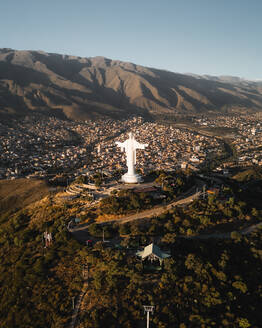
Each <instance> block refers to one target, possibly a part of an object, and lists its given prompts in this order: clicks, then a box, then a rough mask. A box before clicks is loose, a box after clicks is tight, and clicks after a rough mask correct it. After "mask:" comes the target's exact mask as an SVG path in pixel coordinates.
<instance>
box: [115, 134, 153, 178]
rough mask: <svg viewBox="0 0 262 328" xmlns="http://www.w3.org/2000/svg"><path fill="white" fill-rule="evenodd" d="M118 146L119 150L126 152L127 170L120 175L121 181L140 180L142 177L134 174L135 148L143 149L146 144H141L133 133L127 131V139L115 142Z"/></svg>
mask: <svg viewBox="0 0 262 328" xmlns="http://www.w3.org/2000/svg"><path fill="white" fill-rule="evenodd" d="M116 144H117V146H118V147H121V150H122V151H124V150H125V153H126V165H127V167H128V171H127V173H126V174H124V175H123V176H122V181H123V182H125V183H138V182H141V181H142V178H141V177H140V175H139V174H136V170H135V164H136V150H137V149H145V147H147V146H148V145H147V144H141V143H139V142H137V141H136V140H135V138H134V136H133V133H132V132H130V133H129V139H127V140H126V141H125V142H119V141H117V142H116Z"/></svg>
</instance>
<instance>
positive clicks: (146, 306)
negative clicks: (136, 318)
mask: <svg viewBox="0 0 262 328" xmlns="http://www.w3.org/2000/svg"><path fill="white" fill-rule="evenodd" d="M143 307H144V311H145V312H146V328H149V313H150V312H151V313H152V314H153V313H154V308H155V307H154V306H152V305H143Z"/></svg>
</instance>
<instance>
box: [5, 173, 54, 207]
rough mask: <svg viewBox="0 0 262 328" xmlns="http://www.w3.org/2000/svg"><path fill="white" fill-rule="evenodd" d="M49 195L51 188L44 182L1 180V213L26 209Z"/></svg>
mask: <svg viewBox="0 0 262 328" xmlns="http://www.w3.org/2000/svg"><path fill="white" fill-rule="evenodd" d="M48 194H49V187H48V186H47V184H46V182H45V181H43V180H33V179H16V180H1V181H0V213H3V212H6V211H15V210H17V209H21V208H24V207H26V206H27V205H30V204H32V203H34V202H36V201H38V200H40V199H42V198H43V197H45V196H47V195H48Z"/></svg>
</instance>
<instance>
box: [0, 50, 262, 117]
mask: <svg viewBox="0 0 262 328" xmlns="http://www.w3.org/2000/svg"><path fill="white" fill-rule="evenodd" d="M235 111H237V112H239V111H241V112H243V111H262V82H259V81H248V80H245V79H241V78H237V77H228V76H222V77H214V76H208V75H203V76H200V75H194V74H180V73H173V72H169V71H165V70H160V69H154V68H149V67H143V66H139V65H136V64H132V63H128V62H122V61H118V60H111V59H108V58H104V57H90V58H81V57H75V56H69V55H60V54H52V53H46V52H43V51H18V50H13V49H7V48H2V49H0V115H4V114H5V115H6V114H8V115H9V114H11V115H25V114H27V115H28V114H30V113H32V112H41V113H44V114H48V115H49V114H51V115H57V116H61V117H62V116H64V117H67V118H70V119H80V120H86V119H96V118H101V117H113V118H119V117H125V116H127V115H130V114H138V115H141V116H152V115H153V116H154V115H159V114H163V115H164V114H168V115H169V114H192V113H195V114H196V113H205V112H214V113H221V112H222V113H224V112H235Z"/></svg>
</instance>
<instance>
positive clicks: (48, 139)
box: [0, 114, 262, 179]
mask: <svg viewBox="0 0 262 328" xmlns="http://www.w3.org/2000/svg"><path fill="white" fill-rule="evenodd" d="M260 121H261V119H260V117H259V115H258V114H253V115H239V116H223V115H222V116H218V117H216V118H212V117H207V116H201V117H197V118H194V119H193V124H194V125H195V126H199V127H201V129H199V131H201V132H199V133H198V132H197V131H196V129H194V130H191V129H188V128H186V127H178V126H176V125H171V124H161V123H156V122H145V121H144V119H143V118H141V117H130V118H128V119H125V120H118V121H117V120H112V119H105V120H98V121H84V122H76V121H70V120H63V119H59V118H55V117H47V116H44V115H41V114H33V115H30V116H26V117H25V118H24V119H22V120H21V119H19V120H17V121H12V122H8V124H6V122H3V123H1V122H0V136H1V139H0V178H1V179H14V178H18V177H28V178H32V177H46V176H52V175H55V174H57V173H61V172H63V173H68V174H71V175H74V176H77V175H79V174H87V175H88V174H92V172H94V171H96V170H102V171H104V172H106V173H109V172H113V171H115V170H125V169H126V163H125V154H124V152H122V151H121V149H120V148H119V147H117V145H116V141H121V142H123V141H124V140H125V139H126V138H127V136H128V133H129V132H130V131H132V132H133V134H134V135H135V138H136V139H137V140H138V142H142V143H145V144H148V147H146V149H145V150H138V151H137V161H136V168H137V169H138V170H141V171H142V172H143V171H150V170H159V169H163V170H174V169H176V168H182V169H185V168H187V167H189V168H190V169H192V170H199V169H201V168H202V167H204V166H205V165H206V164H207V163H208V162H209V161H210V160H212V159H215V158H219V157H220V156H221V155H222V154H223V152H224V146H223V142H224V140H225V139H224V138H226V140H228V142H230V145H231V146H232V147H233V150H234V152H235V153H234V161H232V159H230V160H229V161H228V162H227V161H224V163H223V165H222V164H221V165H220V166H219V167H218V170H222V169H225V168H230V167H231V166H234V165H240V166H241V165H243V166H244V165H245V166H249V165H253V164H255V165H262V152H261V149H262V125H261V123H260ZM205 127H208V128H223V129H226V130H225V131H227V132H225V134H224V138H221V137H218V136H215V135H212V134H208V133H206V134H204V133H203V130H202V128H205Z"/></svg>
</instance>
